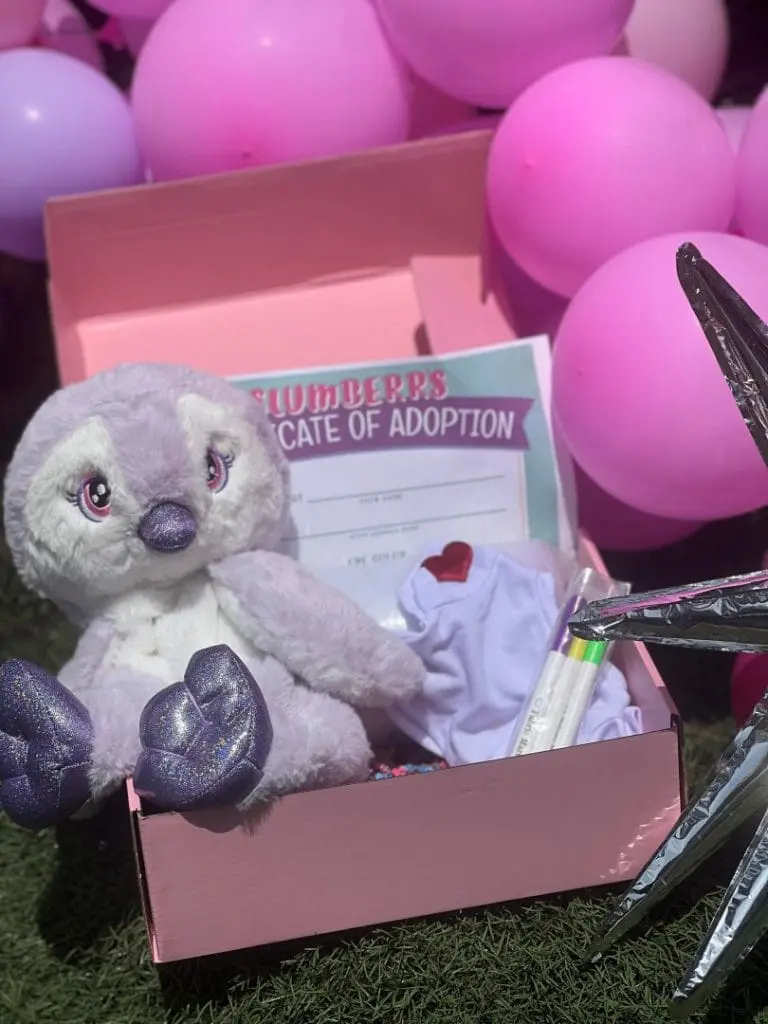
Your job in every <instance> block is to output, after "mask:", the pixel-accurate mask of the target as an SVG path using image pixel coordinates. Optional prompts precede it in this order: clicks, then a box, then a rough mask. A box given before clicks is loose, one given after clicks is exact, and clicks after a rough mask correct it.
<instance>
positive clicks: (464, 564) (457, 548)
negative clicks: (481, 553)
mask: <svg viewBox="0 0 768 1024" xmlns="http://www.w3.org/2000/svg"><path fill="white" fill-rule="evenodd" d="M472 554H473V552H472V548H471V547H470V546H469V544H465V543H464V542H463V541H461V540H455V541H453V542H452V543H450V544H446V545H445V547H444V548H443V552H442V554H440V555H431V556H430V557H429V558H425V559H424V561H423V562H422V563H421V568H422V569H426V570H427V572H431V573H432V575H433V576H434V577H435V579H436V580H437V582H438V583H466V581H467V576H469V569H470V566H471V565H472Z"/></svg>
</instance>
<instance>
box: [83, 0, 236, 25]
mask: <svg viewBox="0 0 768 1024" xmlns="http://www.w3.org/2000/svg"><path fill="white" fill-rule="evenodd" d="M226 2H227V3H228V2H229V0H226ZM89 3H90V5H91V7H98V9H99V10H100V11H104V13H105V14H111V15H113V17H115V18H136V19H138V20H139V21H154V20H155V18H159V17H160V15H161V14H162V13H163V11H165V10H167V9H168V7H169V6H170V5H171V3H172V0H89ZM223 6H224V4H223V3H222V7H223Z"/></svg>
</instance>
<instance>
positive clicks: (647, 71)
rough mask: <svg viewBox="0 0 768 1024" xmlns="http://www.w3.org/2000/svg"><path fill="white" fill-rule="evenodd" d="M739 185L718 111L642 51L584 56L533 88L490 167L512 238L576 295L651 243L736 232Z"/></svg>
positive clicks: (515, 110)
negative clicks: (603, 268) (674, 234)
mask: <svg viewBox="0 0 768 1024" xmlns="http://www.w3.org/2000/svg"><path fill="white" fill-rule="evenodd" d="M734 190H735V160H734V156H733V151H732V150H731V147H730V145H729V143H728V140H727V138H726V137H725V133H724V131H723V128H722V126H721V124H720V122H719V121H718V118H717V115H716V114H715V113H714V111H713V110H712V108H711V107H710V106H709V105H708V104H707V103H706V102H705V101H704V100H703V99H702V98H701V96H699V95H698V94H697V93H695V92H694V91H693V89H691V88H690V86H688V85H686V84H685V83H684V82H681V81H680V80H679V79H677V78H675V77H674V75H671V74H670V73H669V72H668V71H663V70H662V69H661V68H657V67H655V66H654V65H652V64H648V63H646V62H645V61H639V60H634V59H633V58H631V57H595V58H592V59H590V60H584V61H578V62H577V63H575V64H570V65H569V66H568V67H565V68H560V69H559V70H557V71H553V72H552V73H551V74H550V75H547V76H546V77H545V78H542V79H540V80H539V81H538V82H536V83H535V85H532V86H531V87H530V88H529V89H527V90H526V91H525V93H524V94H523V95H522V96H521V97H520V98H519V99H518V100H517V101H516V102H515V103H514V104H513V105H512V106H511V107H510V109H509V110H508V111H507V114H506V116H505V118H504V120H503V121H502V123H501V125H500V126H499V129H498V131H497V132H496V136H495V139H494V142H493V146H492V149H491V154H490V159H489V165H488V204H489V209H490V213H491V217H492V219H493V222H494V224H495V227H496V230H497V231H498V233H499V237H500V238H501V241H502V243H503V244H504V246H505V248H506V249H507V251H508V252H509V254H510V255H511V256H512V257H513V258H514V259H515V260H516V262H517V263H519V264H520V266H521V267H522V268H523V269H524V270H525V271H527V273H528V274H530V276H531V277H533V278H534V279H535V280H536V281H538V282H539V283H540V284H542V285H543V286H544V287H545V288H549V289H550V290H551V291H553V292H557V293H558V294H560V295H566V296H570V295H573V294H574V293H575V291H576V290H577V289H578V288H579V286H580V285H581V284H582V283H583V282H584V281H585V280H586V279H587V277H589V275H590V274H591V273H592V272H593V271H594V270H596V269H597V268H598V267H599V266H600V265H601V264H602V263H604V262H605V261H606V260H607V259H609V258H610V257H611V256H614V255H615V254H616V253H618V252H621V250H622V249H625V248H627V246H630V245H634V244H635V243H636V242H640V241H642V240H643V239H646V238H652V237H653V236H654V235H659V234H663V233H665V232H669V231H677V230H687V231H695V230H710V231H723V230H725V229H726V228H727V226H728V224H729V222H730V220H731V216H732V213H733V204H734Z"/></svg>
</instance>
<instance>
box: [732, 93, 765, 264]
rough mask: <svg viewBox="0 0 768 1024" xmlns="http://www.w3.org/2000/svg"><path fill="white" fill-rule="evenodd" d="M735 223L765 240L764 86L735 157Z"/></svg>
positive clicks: (760, 240)
mask: <svg viewBox="0 0 768 1024" xmlns="http://www.w3.org/2000/svg"><path fill="white" fill-rule="evenodd" d="M736 223H737V224H738V225H739V227H740V229H741V230H742V232H743V233H744V234H745V235H746V236H747V238H754V239H755V241H757V242H763V243H764V244H768V90H766V91H764V92H763V93H762V95H761V96H760V98H759V99H758V101H757V103H756V104H755V106H754V108H753V110H752V113H751V114H750V116H749V119H748V121H747V125H746V128H745V129H744V135H743V136H742V139H741V145H740V147H739V153H738V156H737V158H736Z"/></svg>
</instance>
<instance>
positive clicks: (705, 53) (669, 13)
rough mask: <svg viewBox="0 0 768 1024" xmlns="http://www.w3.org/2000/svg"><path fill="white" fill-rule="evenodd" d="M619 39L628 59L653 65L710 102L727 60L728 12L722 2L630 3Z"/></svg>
mask: <svg viewBox="0 0 768 1024" xmlns="http://www.w3.org/2000/svg"><path fill="white" fill-rule="evenodd" d="M624 39H625V42H626V47H627V52H628V53H629V54H630V56H632V57H639V58H640V59H641V60H647V61H650V62H651V63H652V64H658V66H659V67H661V68H665V69H666V70H667V71H670V72H671V73H672V74H673V75H676V76H677V77H678V78H681V79H682V80H683V81H684V82H687V83H688V85H690V86H691V88H693V89H695V90H696V92H698V93H699V94H700V95H701V96H703V97H704V99H706V100H711V99H712V97H713V96H714V95H715V93H716V92H717V90H718V87H719V85H720V81H721V79H722V77H723V72H724V71H725V65H726V61H727V59H728V48H729V45H730V31H729V24H728V12H727V10H726V8H725V4H724V3H723V0H635V6H634V8H633V9H632V13H631V14H630V16H629V21H628V22H627V24H626V27H625V29H624Z"/></svg>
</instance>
